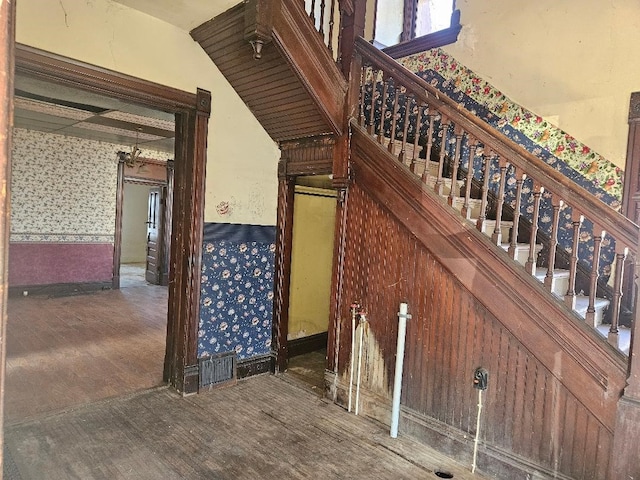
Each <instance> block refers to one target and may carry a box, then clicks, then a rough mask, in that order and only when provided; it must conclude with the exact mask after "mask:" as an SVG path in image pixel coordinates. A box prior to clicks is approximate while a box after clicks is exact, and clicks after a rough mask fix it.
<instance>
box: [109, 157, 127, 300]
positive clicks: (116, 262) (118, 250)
mask: <svg viewBox="0 0 640 480" xmlns="http://www.w3.org/2000/svg"><path fill="white" fill-rule="evenodd" d="M123 207H124V159H121V158H118V174H117V180H116V226H115V234H114V242H113V277H112V279H111V288H113V289H119V288H120V260H121V258H122V209H123Z"/></svg>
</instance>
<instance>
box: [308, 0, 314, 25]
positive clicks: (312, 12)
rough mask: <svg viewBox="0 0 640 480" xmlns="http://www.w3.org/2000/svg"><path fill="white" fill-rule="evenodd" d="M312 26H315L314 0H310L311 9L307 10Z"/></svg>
mask: <svg viewBox="0 0 640 480" xmlns="http://www.w3.org/2000/svg"><path fill="white" fill-rule="evenodd" d="M309 16H310V17H311V21H312V22H313V26H314V27H315V26H316V0H311V11H310V12H309Z"/></svg>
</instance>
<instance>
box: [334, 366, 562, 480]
mask: <svg viewBox="0 0 640 480" xmlns="http://www.w3.org/2000/svg"><path fill="white" fill-rule="evenodd" d="M353 393H354V394H355V388H354V390H353ZM325 396H326V398H328V399H331V400H333V401H334V403H336V404H338V405H340V406H342V407H343V408H347V406H348V402H349V385H348V384H345V383H344V382H342V381H340V379H339V378H338V377H337V376H336V374H335V373H334V372H330V371H325ZM354 401H355V395H352V407H353V402H354ZM352 410H353V408H352ZM359 410H360V414H361V415H363V416H365V417H369V418H372V419H374V420H376V421H378V422H380V423H382V424H383V425H387V426H389V425H390V423H391V399H387V398H386V397H384V396H382V395H379V394H376V393H374V392H371V391H369V390H367V389H366V388H362V387H361V388H360V405H359ZM399 431H400V434H401V435H409V436H411V437H413V438H415V439H416V440H418V441H420V442H421V443H424V444H425V445H427V446H429V447H431V448H434V449H436V450H438V451H440V452H442V453H443V454H445V455H447V456H448V457H450V458H452V459H454V460H456V461H457V462H459V463H462V464H468V465H469V467H471V464H472V461H473V443H474V442H473V440H474V439H473V437H472V436H471V435H470V434H469V433H467V432H464V431H462V430H459V429H457V428H455V427H452V426H450V425H447V424H446V423H443V422H440V421H439V420H436V419H434V418H431V417H428V416H426V415H424V414H422V413H420V412H417V411H415V410H412V409H410V408H407V407H404V406H401V408H400V428H399ZM477 468H478V471H479V472H480V473H483V474H485V475H487V476H489V477H491V478H526V479H528V480H551V479H557V480H571V478H570V477H567V476H566V475H563V474H561V473H559V472H553V471H551V470H549V469H547V468H545V467H542V466H540V465H537V464H535V463H532V462H531V461H529V460H528V459H526V458H522V457H519V456H517V455H514V454H513V453H511V452H507V451H505V450H502V449H500V448H498V447H495V446H492V445H486V444H483V443H481V444H480V446H479V449H478V458H477Z"/></svg>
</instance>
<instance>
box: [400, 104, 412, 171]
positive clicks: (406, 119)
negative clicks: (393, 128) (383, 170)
mask: <svg viewBox="0 0 640 480" xmlns="http://www.w3.org/2000/svg"><path fill="white" fill-rule="evenodd" d="M409 105H411V96H409V95H407V94H406V93H405V102H404V128H403V129H402V147H401V148H400V155H399V156H398V160H400V163H404V157H405V156H406V154H407V152H406V149H407V130H408V129H409Z"/></svg>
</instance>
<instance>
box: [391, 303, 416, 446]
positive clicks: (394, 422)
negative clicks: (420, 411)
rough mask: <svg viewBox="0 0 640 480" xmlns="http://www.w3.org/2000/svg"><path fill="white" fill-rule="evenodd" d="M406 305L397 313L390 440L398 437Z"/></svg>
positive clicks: (407, 316)
mask: <svg viewBox="0 0 640 480" xmlns="http://www.w3.org/2000/svg"><path fill="white" fill-rule="evenodd" d="M407 318H411V315H409V314H407V304H406V303H401V304H400V311H399V312H398V346H397V348H396V373H395V379H394V382H393V403H392V404H391V438H397V437H398V422H399V420H400V397H401V395H402V370H403V368H404V343H405V337H406V334H407Z"/></svg>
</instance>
